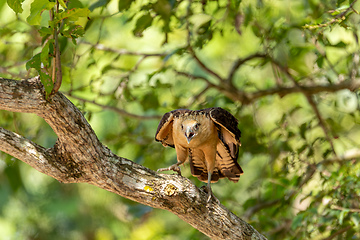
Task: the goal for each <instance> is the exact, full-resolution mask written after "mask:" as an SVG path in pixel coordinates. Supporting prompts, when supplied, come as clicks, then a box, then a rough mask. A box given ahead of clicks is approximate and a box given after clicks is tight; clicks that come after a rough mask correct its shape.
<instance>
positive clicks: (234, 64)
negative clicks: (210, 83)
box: [227, 53, 267, 83]
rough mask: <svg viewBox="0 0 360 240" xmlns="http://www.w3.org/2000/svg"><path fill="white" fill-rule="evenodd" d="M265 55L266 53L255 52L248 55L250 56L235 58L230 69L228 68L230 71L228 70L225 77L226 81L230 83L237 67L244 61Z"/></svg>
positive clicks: (264, 56)
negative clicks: (227, 74)
mask: <svg viewBox="0 0 360 240" xmlns="http://www.w3.org/2000/svg"><path fill="white" fill-rule="evenodd" d="M266 57H267V55H266V54H263V53H255V54H253V55H250V56H247V57H246V58H239V59H237V60H236V61H235V62H234V63H233V65H232V67H231V69H230V72H229V76H228V77H227V82H229V83H232V82H233V80H234V79H233V78H234V75H235V73H236V71H237V70H238V69H239V67H240V66H242V65H243V64H244V63H246V62H247V61H250V60H252V59H254V58H266Z"/></svg>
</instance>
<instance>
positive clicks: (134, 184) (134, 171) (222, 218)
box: [0, 77, 266, 240]
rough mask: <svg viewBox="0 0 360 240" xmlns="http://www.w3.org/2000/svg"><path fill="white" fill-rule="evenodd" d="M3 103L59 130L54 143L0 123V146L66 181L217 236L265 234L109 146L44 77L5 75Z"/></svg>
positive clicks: (183, 181) (177, 179) (184, 183)
mask: <svg viewBox="0 0 360 240" xmlns="http://www.w3.org/2000/svg"><path fill="white" fill-rule="evenodd" d="M0 109H2V110H7V111H12V112H26V113H34V114H36V115H38V116H40V117H41V118H43V119H44V120H45V121H46V122H47V123H48V124H49V125H50V126H51V128H52V129H53V130H54V132H55V133H56V134H57V136H58V140H57V142H56V144H55V145H54V146H53V147H52V148H44V147H42V146H39V145H38V144H36V143H34V142H32V141H30V140H28V139H26V138H24V137H23V136H20V135H18V134H16V133H13V132H10V131H8V130H6V129H3V128H1V127H0V150H1V151H3V152H5V153H8V154H9V155H12V156H14V157H16V158H17V159H19V160H21V161H23V162H25V163H27V164H29V165H30V166H32V167H33V168H35V169H36V170H38V171H39V172H42V173H44V174H46V175H49V176H51V177H53V178H55V179H57V180H58V181H60V182H63V183H79V182H82V183H89V184H92V185H95V186H97V187H100V188H103V189H105V190H108V191H110V192H113V193H116V194H118V195H120V196H123V197H125V198H128V199H131V200H133V201H136V202H139V203H141V204H145V205H148V206H151V207H154V208H160V209H165V210H167V211H170V212H172V213H174V214H176V215H177V216H178V217H179V218H180V219H182V220H184V221H185V222H187V223H189V224H190V225H192V226H193V227H194V228H196V229H198V230H199V231H201V232H203V233H204V234H206V235H207V236H209V237H210V238H212V239H244V240H245V239H246V240H248V239H249V240H250V239H266V238H265V237H264V236H263V235H261V234H260V233H259V232H258V231H256V230H255V229H254V228H253V227H252V226H251V225H249V224H248V223H246V222H245V221H243V220H242V219H240V218H239V217H237V216H236V215H234V214H233V213H231V212H230V211H229V210H228V209H226V208H225V207H224V206H223V205H221V204H219V203H217V202H216V201H213V202H211V204H207V194H206V192H204V191H203V190H201V189H199V188H197V187H196V186H195V185H194V184H193V183H192V182H191V181H190V180H189V179H187V178H184V177H182V176H179V175H168V174H159V173H157V172H155V171H153V170H151V169H148V168H146V167H143V166H141V165H139V164H136V163H134V162H132V161H131V160H128V159H125V158H122V157H119V156H117V155H115V154H114V153H112V152H111V151H110V150H109V149H108V148H107V147H106V146H104V145H103V144H102V143H101V142H100V141H99V139H98V138H97V136H96V135H95V133H94V131H93V129H92V128H91V126H90V125H89V123H88V122H87V121H86V119H85V118H84V116H83V115H82V113H81V112H80V111H79V110H78V109H77V108H76V107H75V106H74V105H73V104H72V103H71V102H70V101H69V100H68V99H67V98H66V97H65V96H64V95H63V94H61V93H56V94H55V95H53V96H52V97H51V99H49V100H46V99H45V92H44V89H43V86H42V84H41V82H40V80H39V79H38V78H37V77H36V78H32V79H28V80H22V81H15V80H10V79H3V78H0Z"/></svg>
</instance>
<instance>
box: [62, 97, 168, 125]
mask: <svg viewBox="0 0 360 240" xmlns="http://www.w3.org/2000/svg"><path fill="white" fill-rule="evenodd" d="M63 94H65V95H67V96H69V97H71V98H74V99H76V100H79V101H81V102H87V103H91V104H94V105H96V106H99V107H101V108H103V109H108V110H111V111H114V112H116V113H118V114H120V115H122V116H125V117H130V118H134V119H141V120H152V119H160V118H161V116H160V115H153V116H145V115H137V114H133V113H129V112H127V111H125V110H123V109H120V108H117V107H112V106H108V105H104V104H100V103H97V102H95V100H87V99H84V98H80V97H76V96H74V95H71V94H68V93H63Z"/></svg>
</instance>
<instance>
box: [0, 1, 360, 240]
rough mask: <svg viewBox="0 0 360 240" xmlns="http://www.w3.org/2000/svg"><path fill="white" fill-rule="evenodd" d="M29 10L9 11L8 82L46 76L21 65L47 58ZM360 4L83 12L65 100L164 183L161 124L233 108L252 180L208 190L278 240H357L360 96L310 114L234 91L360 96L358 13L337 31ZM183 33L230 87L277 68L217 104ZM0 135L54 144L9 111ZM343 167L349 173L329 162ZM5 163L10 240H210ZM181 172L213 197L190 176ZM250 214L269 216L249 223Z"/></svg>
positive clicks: (4, 158) (97, 7)
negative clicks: (171, 117)
mask: <svg viewBox="0 0 360 240" xmlns="http://www.w3.org/2000/svg"><path fill="white" fill-rule="evenodd" d="M44 1H45V0H44ZM31 2H32V1H31V0H26V1H24V2H23V3H22V8H23V9H24V10H23V12H22V13H19V14H15V13H14V11H13V10H12V9H10V8H9V7H8V5H7V4H6V3H5V2H4V1H1V2H0V77H6V78H12V79H23V78H28V77H33V76H35V75H36V72H35V71H34V69H31V70H29V71H27V70H26V67H25V64H26V62H27V61H28V60H29V59H31V57H32V56H33V55H35V54H37V53H39V52H40V51H41V49H42V39H41V37H40V35H39V33H38V29H39V28H40V26H42V27H47V24H48V20H49V14H48V12H46V11H44V12H43V13H42V15H41V17H40V18H39V19H38V23H39V24H40V25H35V26H34V25H29V24H28V23H27V22H26V19H27V17H28V16H29V15H31V14H33V13H31V12H30V4H31ZM352 3H353V1H340V0H339V1H316V0H314V1H306V0H294V1H285V0H284V1H280V0H272V1H270V0H258V1H250V0H247V1H224V0H219V1H204V2H203V3H201V2H197V1H192V4H191V6H190V7H188V6H189V1H181V2H177V1H173V0H170V1H166V0H159V1H156V0H154V1H134V2H132V3H131V1H123V0H120V1H105V0H100V1H95V0H94V1H90V0H84V1H80V2H79V1H74V2H73V4H75V7H77V8H79V7H84V8H89V9H90V10H91V13H90V15H89V18H85V17H82V18H79V19H78V20H77V22H76V24H79V25H81V26H83V27H84V29H85V35H84V36H83V37H81V38H79V39H77V44H76V45H75V44H74V43H73V42H72V41H71V40H69V39H67V38H65V37H60V43H61V55H62V66H63V84H62V87H61V89H60V91H61V92H63V93H64V94H65V95H66V96H67V97H69V98H70V99H71V100H72V101H73V103H74V104H75V105H76V106H77V107H78V108H79V109H80V110H81V111H82V112H83V113H84V115H85V117H86V118H87V119H88V121H89V122H90V124H91V126H92V127H93V128H94V130H95V132H96V134H97V135H98V137H99V139H100V140H101V141H102V142H103V143H104V144H105V145H107V146H108V147H109V148H110V149H111V150H112V151H113V152H114V153H116V154H118V155H119V156H122V157H126V158H128V159H131V160H133V161H135V162H137V163H139V164H142V165H144V166H146V167H148V168H150V169H154V170H155V169H158V168H160V167H166V166H169V165H170V164H172V163H175V162H176V154H175V150H174V149H172V148H164V147H163V146H162V145H161V144H160V143H156V142H155V141H154V134H155V131H156V128H157V124H158V122H159V120H160V117H161V115H162V114H164V113H165V112H168V111H171V110H173V109H177V108H190V109H202V108H206V107H213V106H216V107H223V108H225V109H227V110H228V111H230V112H231V113H232V114H233V115H235V116H236V117H237V118H238V119H239V122H240V123H239V128H240V129H241V131H242V138H241V141H242V147H241V149H240V157H239V162H240V164H241V166H242V168H243V170H244V175H243V176H242V177H241V178H240V181H239V182H238V183H232V182H230V181H228V180H221V181H219V182H218V183H216V184H213V185H212V187H213V191H214V194H215V195H216V196H217V198H218V199H219V200H220V201H221V203H222V204H223V205H225V206H226V207H227V208H229V209H230V210H231V211H232V212H234V213H235V214H237V215H238V216H240V217H241V218H243V219H244V220H246V221H247V222H249V223H250V224H252V225H253V226H254V227H255V228H256V229H257V230H258V231H259V232H261V233H263V234H264V235H266V236H267V237H268V238H269V239H314V240H317V239H326V238H327V237H332V238H331V239H358V238H360V235H359V231H360V226H359V221H360V217H359V211H360V206H359V202H360V190H359V189H360V183H359V177H360V164H359V157H360V149H359V143H360V126H359V123H360V114H359V91H358V89H355V90H354V91H353V92H352V91H349V90H336V91H334V92H327V91H325V92H321V93H317V94H314V95H309V96H310V99H312V101H313V104H311V100H310V101H309V100H308V99H307V98H306V96H305V94H304V93H292V94H288V93H286V94H284V96H282V95H278V94H267V95H266V96H264V97H261V98H258V99H254V100H252V101H250V102H249V104H246V103H245V102H241V101H236V99H235V97H231V96H229V95H227V93H229V92H231V90H234V89H236V90H241V91H244V92H245V93H248V94H250V93H257V92H259V91H264V90H269V89H279V88H281V87H289V88H291V87H294V82H293V81H292V80H291V78H290V77H289V75H287V74H286V71H285V69H288V72H289V74H290V75H291V77H292V78H293V79H294V81H296V82H297V84H299V85H300V86H323V85H324V86H328V85H332V84H334V85H336V84H339V83H341V82H343V81H345V82H346V81H351V80H353V81H355V82H358V81H359V79H358V78H359V73H358V72H359V46H358V42H357V37H358V34H359V26H360V25H359V23H360V17H359V15H358V14H357V13H356V12H357V11H358V10H360V3H355V4H354V5H352V8H351V9H350V10H349V11H348V12H347V13H346V14H344V16H345V17H346V18H345V20H344V21H334V20H339V18H338V17H339V15H337V14H341V13H343V12H344V11H347V9H348V8H349V5H350V4H352ZM130 4H131V5H130ZM189 10H190V11H189ZM236 19H237V20H236ZM235 22H237V24H235ZM238 25H240V27H237V26H238ZM187 27H188V28H189V31H190V32H191V41H190V44H191V46H192V48H193V49H194V50H195V52H196V55H197V56H198V57H199V59H200V60H201V61H202V62H203V63H204V64H206V66H207V67H208V68H209V69H211V70H212V71H214V72H216V73H218V74H219V75H220V76H221V77H223V78H225V77H226V76H227V75H228V73H229V71H230V69H231V67H232V66H233V62H234V61H235V60H236V59H238V58H245V57H247V56H250V55H252V54H255V53H261V54H266V55H267V57H266V58H255V59H253V60H251V61H247V62H245V64H243V65H242V66H241V67H240V68H239V70H238V71H236V74H235V77H234V80H233V85H234V86H233V88H232V89H226V88H225V89H224V90H220V88H221V87H222V86H225V87H226V85H225V84H224V83H221V84H220V82H219V79H217V78H216V77H214V76H213V75H211V74H210V73H209V72H207V71H204V69H202V68H201V67H200V65H199V64H198V63H197V62H196V60H195V59H194V57H193V56H192V55H191V54H190V51H189V49H188V48H186V46H187V34H188V33H187ZM165 33H166V34H165ZM104 47H105V48H104ZM100 48H101V49H100ZM151 54H159V55H160V56H158V55H156V56H152V55H151ZM179 71H180V72H186V73H188V74H190V75H193V76H201V77H204V78H206V79H207V81H209V82H210V83H211V84H208V83H207V82H206V81H205V80H204V79H201V78H190V77H184V76H182V75H180V74H178V72H179ZM212 84H220V85H219V86H220V87H218V88H216V87H213V86H212ZM93 101H94V102H95V103H96V104H94V103H93ZM109 107H111V108H109ZM114 108H116V109H121V110H124V111H126V112H128V113H131V114H135V115H137V116H127V115H124V114H121V113H119V112H117V111H116V110H114ZM316 110H318V111H319V113H320V116H321V120H320V119H319V117H318V116H317V115H316V114H315V111H316ZM321 122H322V123H321ZM0 126H1V127H3V128H5V129H8V130H11V131H14V132H17V133H19V134H21V135H23V136H25V137H27V138H29V139H31V140H32V141H34V142H36V143H38V144H41V145H43V146H45V147H52V145H53V144H54V143H55V141H56V135H55V134H54V132H53V131H52V129H51V128H50V127H49V126H48V125H47V124H46V123H45V122H44V121H43V120H42V119H41V118H39V117H37V116H34V115H32V114H22V113H11V112H5V111H0ZM323 128H325V129H326V130H325V131H324V129H323ZM325 132H326V133H327V136H326V134H325ZM329 139H330V141H331V142H332V144H333V146H334V149H335V152H336V156H335V154H334V152H333V149H332V147H331V144H330V143H329ZM349 156H350V157H349ZM351 156H352V157H351ZM337 157H339V158H344V160H343V161H340V163H338V162H336V163H334V162H332V161H331V160H334V159H335V160H336V159H337ZM0 159H1V161H0V233H1V234H0V239H76V240H78V239H80V240H81V239H96V240H106V239H169V240H170V239H207V237H205V236H204V235H203V234H201V233H199V232H198V231H197V230H195V229H193V228H192V227H191V226H190V225H188V224H186V223H185V222H182V221H181V220H180V219H178V218H177V217H176V216H175V215H173V214H171V213H168V212H166V211H163V210H157V209H152V208H150V207H147V206H143V205H140V204H137V203H134V202H132V201H130V200H127V199H124V198H122V197H120V196H117V195H115V194H113V193H109V192H106V191H105V190H102V189H98V188H96V187H93V186H90V185H87V184H68V185H67V184H62V183H59V182H57V181H56V180H54V179H52V178H50V177H48V176H45V175H43V174H41V173H38V172H37V171H35V170H34V169H32V168H30V167H29V166H27V165H26V164H24V163H22V162H20V161H18V160H16V159H14V158H12V157H11V156H8V155H6V154H4V153H0ZM183 169H184V170H183V175H185V176H187V177H189V178H190V179H191V180H192V181H193V182H195V183H196V185H198V186H201V185H203V183H200V182H199V181H198V180H197V179H196V178H194V177H192V176H191V174H190V171H189V167H188V165H185V167H183ZM310 172H313V175H311V178H310V180H306V181H305V182H304V180H305V179H307V176H309V173H310ZM254 207H260V209H259V211H254V212H252V213H251V214H249V213H250V210H251V209H254ZM328 239H330V238H328Z"/></svg>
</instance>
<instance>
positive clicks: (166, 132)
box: [155, 112, 175, 147]
mask: <svg viewBox="0 0 360 240" xmlns="http://www.w3.org/2000/svg"><path fill="white" fill-rule="evenodd" d="M173 119H174V115H173V113H172V112H167V113H165V114H164V116H163V117H162V118H161V120H160V123H159V126H158V128H157V130H156V134H155V140H156V141H158V142H161V143H162V144H163V145H164V146H170V147H175V146H174V140H173V136H172V124H173Z"/></svg>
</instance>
